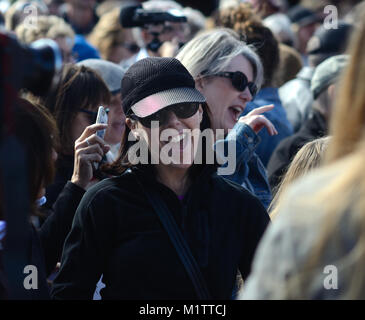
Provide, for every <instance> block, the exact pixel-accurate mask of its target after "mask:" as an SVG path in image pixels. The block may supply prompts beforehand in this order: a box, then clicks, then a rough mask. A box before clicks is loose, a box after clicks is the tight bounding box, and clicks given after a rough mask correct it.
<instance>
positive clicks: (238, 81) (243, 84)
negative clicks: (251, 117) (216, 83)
mask: <svg viewBox="0 0 365 320" xmlns="http://www.w3.org/2000/svg"><path fill="white" fill-rule="evenodd" d="M212 76H216V77H223V78H228V79H230V80H231V83H232V86H233V87H234V88H235V89H236V90H237V91H240V92H242V91H244V90H245V89H246V88H247V87H248V90H249V91H250V93H251V96H252V98H254V97H255V95H256V93H257V86H256V84H255V83H254V82H249V81H248V79H247V77H246V75H245V74H244V73H242V72H240V71H236V72H228V71H227V72H218V73H215V74H212Z"/></svg>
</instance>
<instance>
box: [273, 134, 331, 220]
mask: <svg viewBox="0 0 365 320" xmlns="http://www.w3.org/2000/svg"><path fill="white" fill-rule="evenodd" d="M329 139H330V138H329V137H324V138H320V139H315V140H313V141H310V142H308V143H306V144H305V145H304V146H303V147H302V148H301V149H300V150H299V151H298V153H297V154H296V155H295V157H294V158H293V161H292V162H291V164H290V165H289V167H288V169H287V171H286V174H285V175H284V177H283V180H282V182H281V183H280V185H279V186H278V187H277V190H276V192H275V197H274V199H273V200H272V202H271V204H270V207H269V213H270V218H271V219H274V218H275V217H276V216H277V214H278V213H279V212H280V204H281V202H282V200H283V194H284V193H285V190H287V189H288V187H289V185H290V184H291V183H293V182H294V181H295V180H296V179H298V178H299V177H301V176H305V175H306V174H307V173H308V172H309V171H312V170H313V169H315V168H317V167H319V165H320V164H321V162H322V159H323V155H324V152H325V150H326V148H327V145H328V142H329Z"/></svg>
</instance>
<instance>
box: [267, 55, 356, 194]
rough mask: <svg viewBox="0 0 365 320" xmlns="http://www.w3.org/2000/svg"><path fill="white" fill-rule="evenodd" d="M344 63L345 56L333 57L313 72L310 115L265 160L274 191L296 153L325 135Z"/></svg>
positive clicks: (345, 62)
mask: <svg viewBox="0 0 365 320" xmlns="http://www.w3.org/2000/svg"><path fill="white" fill-rule="evenodd" d="M348 60H349V57H348V55H338V56H334V57H331V58H329V59H327V60H325V61H324V62H322V63H321V64H320V65H319V66H318V67H317V68H316V69H315V71H314V74H313V78H312V81H311V92H312V94H313V97H314V100H315V101H314V103H313V106H312V113H311V116H310V117H309V119H308V120H307V121H306V122H305V123H304V124H303V126H302V127H301V128H300V130H299V131H298V132H297V133H295V134H294V135H293V136H291V137H289V138H287V139H284V140H283V141H282V142H281V143H280V144H279V145H278V147H277V148H276V149H275V151H274V153H273V155H272V157H271V159H270V161H269V164H268V167H267V169H268V176H269V182H270V185H271V188H272V189H273V190H274V192H275V189H276V188H277V186H278V185H279V184H280V181H281V178H282V176H283V175H284V173H285V171H286V169H287V167H288V166H289V164H290V161H291V160H292V159H293V158H294V156H295V154H296V153H297V152H298V150H299V149H300V148H301V147H302V146H303V145H304V144H306V143H307V142H309V141H311V140H314V139H317V138H320V137H322V136H325V135H326V134H327V132H328V123H329V118H330V115H331V108H332V104H333V101H334V96H335V91H336V87H335V84H336V82H337V80H338V79H339V76H340V74H341V72H342V71H343V70H344V69H345V67H346V65H347V63H348Z"/></svg>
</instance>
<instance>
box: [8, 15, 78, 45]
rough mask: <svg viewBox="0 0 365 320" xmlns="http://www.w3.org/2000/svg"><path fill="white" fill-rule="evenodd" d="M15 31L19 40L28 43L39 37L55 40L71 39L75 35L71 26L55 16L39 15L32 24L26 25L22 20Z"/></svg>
mask: <svg viewBox="0 0 365 320" xmlns="http://www.w3.org/2000/svg"><path fill="white" fill-rule="evenodd" d="M15 33H16V35H17V37H18V38H19V40H21V41H22V42H24V43H28V44H29V43H32V42H33V41H36V40H38V39H41V38H49V39H53V40H55V39H57V38H63V37H69V38H71V39H72V40H73V39H74V37H75V33H74V31H73V30H72V28H71V26H70V25H69V24H68V23H67V22H65V21H64V20H63V19H62V18H59V17H57V16H40V17H38V18H37V23H35V24H34V26H28V25H26V24H25V23H24V22H22V23H21V24H19V25H18V26H17V27H16V29H15Z"/></svg>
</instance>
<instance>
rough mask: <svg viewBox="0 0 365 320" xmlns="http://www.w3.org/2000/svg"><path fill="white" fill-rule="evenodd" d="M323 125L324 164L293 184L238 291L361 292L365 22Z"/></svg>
mask: <svg viewBox="0 0 365 320" xmlns="http://www.w3.org/2000/svg"><path fill="white" fill-rule="evenodd" d="M350 55H351V58H350V62H349V66H348V68H347V69H346V71H345V73H344V77H343V81H342V83H341V85H340V92H339V96H338V98H337V100H336V107H335V110H334V112H333V117H332V120H331V125H330V134H331V135H332V136H333V138H332V140H331V142H330V144H329V146H328V150H327V152H326V155H325V163H326V164H327V166H326V167H324V168H322V169H320V170H316V171H315V172H313V173H312V174H311V175H310V176H309V177H307V178H305V179H303V180H301V181H300V182H298V183H296V184H295V185H293V186H292V187H291V188H290V189H289V190H288V192H287V193H286V195H285V197H284V199H283V203H282V205H281V209H280V215H279V216H278V218H277V219H276V220H275V222H274V223H273V224H272V225H271V226H270V227H269V229H268V230H267V233H266V234H265V236H264V238H263V240H262V242H261V244H260V246H259V248H258V250H257V252H256V257H255V260H254V263H253V269H252V273H251V275H250V277H249V279H248V280H247V282H246V284H245V285H246V286H245V288H244V290H243V292H242V295H241V298H245V299H265V298H266V299H364V298H365V272H364V265H365V245H364V243H365V241H364V240H365V171H364V159H365V135H364V131H365V130H364V123H365V91H364V89H363V83H364V81H365V25H364V24H362V26H361V27H359V29H358V30H357V32H356V34H355V35H354V38H353V39H352V42H351V48H350Z"/></svg>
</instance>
